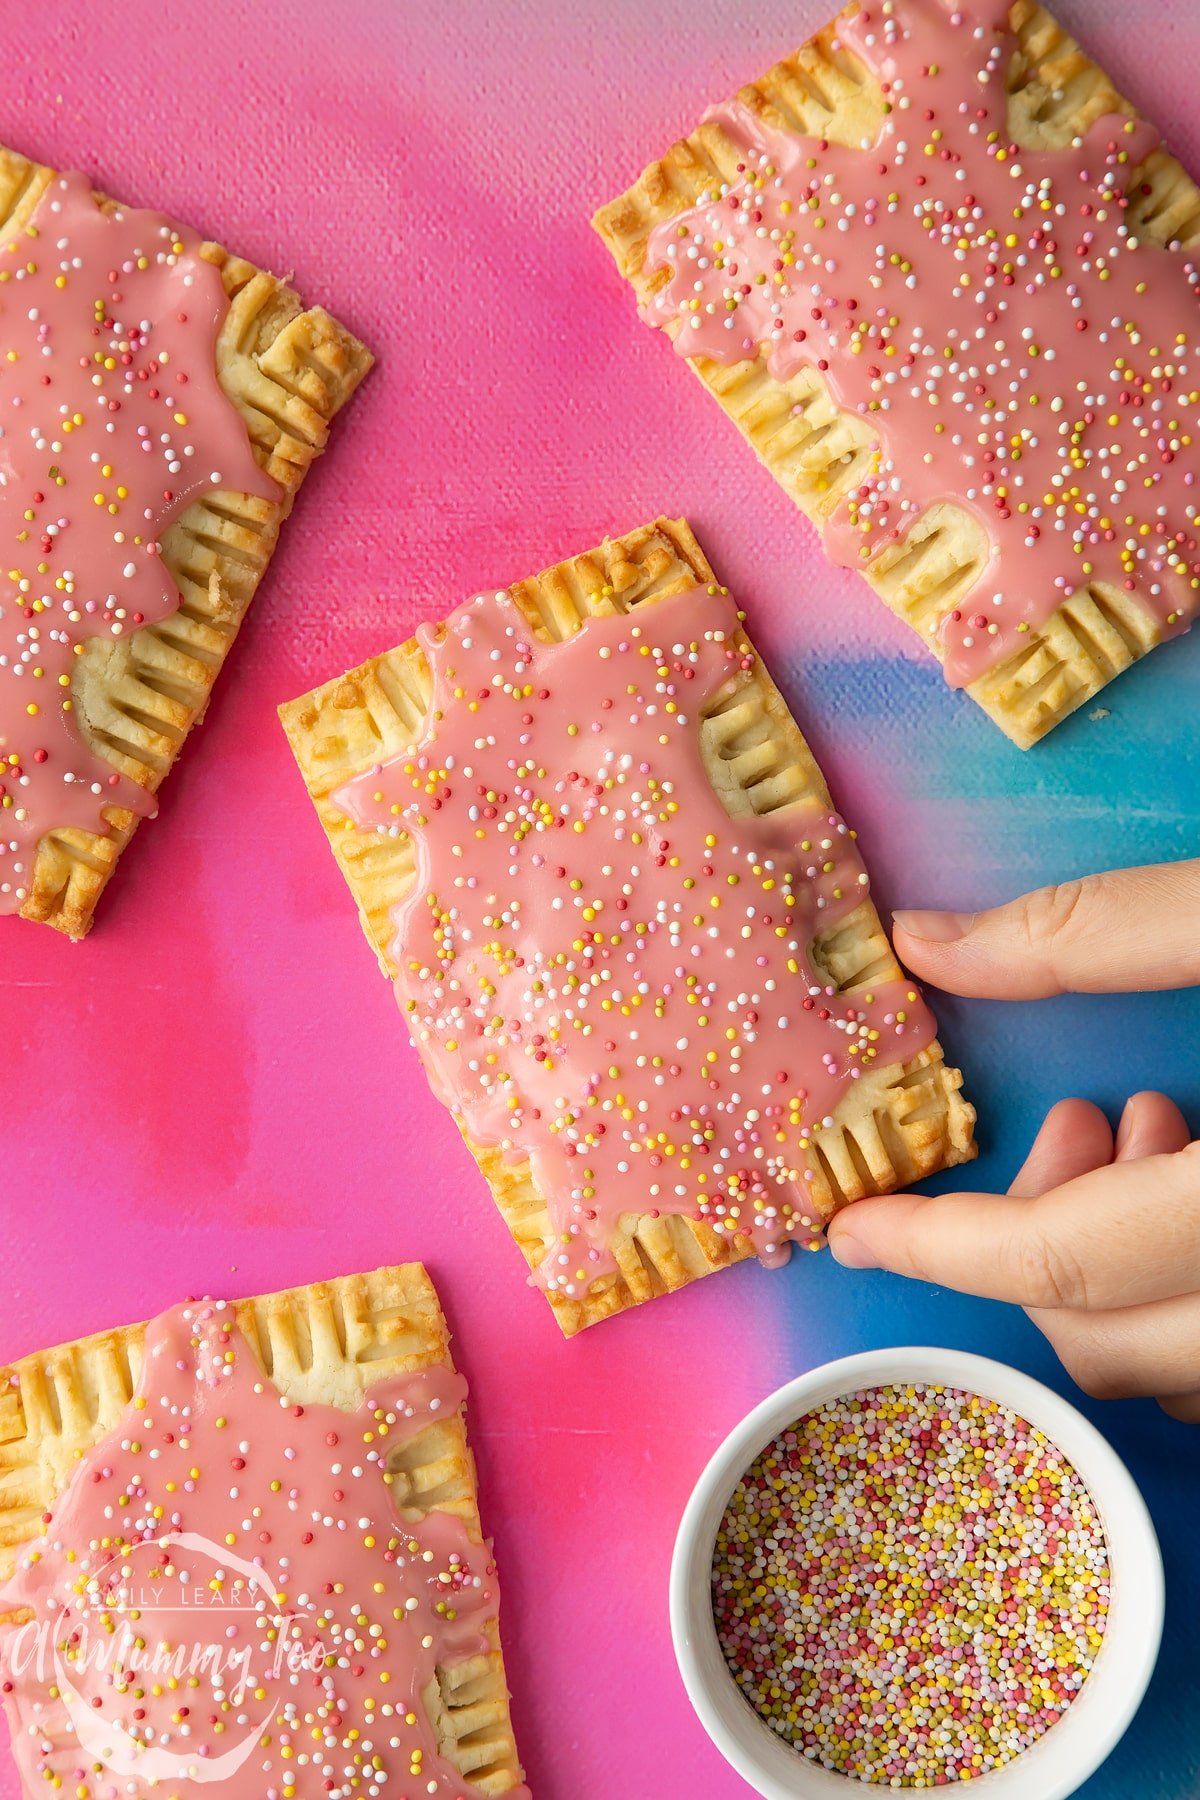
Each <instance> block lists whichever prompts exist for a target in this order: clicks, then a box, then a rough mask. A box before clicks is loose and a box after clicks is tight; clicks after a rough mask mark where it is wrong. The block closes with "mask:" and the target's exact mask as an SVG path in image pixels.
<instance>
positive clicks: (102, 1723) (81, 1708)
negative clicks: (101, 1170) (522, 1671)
mask: <svg viewBox="0 0 1200 1800" xmlns="http://www.w3.org/2000/svg"><path fill="white" fill-rule="evenodd" d="M465 1394H466V1383H465V1382H464V1381H463V1379H462V1377H461V1376H460V1375H457V1374H456V1373H454V1371H453V1370H451V1369H448V1368H444V1367H434V1368H427V1369H422V1370H420V1371H418V1372H416V1373H414V1374H410V1375H393V1376H385V1377H384V1378H383V1379H381V1380H380V1381H379V1382H378V1383H377V1384H376V1385H375V1386H373V1387H372V1388H371V1389H370V1390H369V1391H368V1392H367V1394H366V1395H365V1396H364V1398H363V1400H362V1401H361V1403H360V1405H359V1406H358V1408H357V1410H355V1411H354V1412H343V1411H341V1410H339V1409H338V1408H337V1407H333V1406H328V1405H322V1404H314V1403H312V1402H309V1401H306V1402H304V1404H302V1405H300V1404H293V1403H291V1402H289V1401H287V1400H285V1399H284V1398H283V1397H282V1396H281V1395H280V1394H279V1392H278V1390H277V1389H276V1388H275V1387H274V1385H273V1384H272V1383H271V1382H270V1381H269V1380H268V1379H267V1378H266V1377H265V1376H263V1375H262V1374H261V1372H260V1370H259V1367H258V1364H257V1363H256V1361H255V1359H254V1357H253V1355H252V1353H251V1352H250V1350H249V1347H248V1346H247V1344H246V1342H245V1340H244V1338H243V1337H242V1335H241V1333H240V1332H239V1331H238V1329H237V1327H236V1324H235V1322H234V1314H233V1310H232V1308H226V1307H225V1306H223V1305H220V1304H214V1303H212V1302H204V1303H202V1304H199V1305H193V1306H187V1307H181V1308H179V1309H177V1310H176V1311H173V1312H169V1313H166V1314H164V1315H163V1316H162V1317H161V1318H160V1319H158V1320H156V1321H155V1322H154V1324H152V1325H151V1326H150V1327H149V1328H148V1330H147V1335H146V1356H145V1366H144V1369H143V1373H142V1378H141V1382H140V1384H139V1388H138V1394H137V1397H136V1398H135V1399H134V1400H133V1401H132V1403H131V1404H130V1406H129V1407H128V1409H127V1411H126V1413H125V1415H124V1417H123V1418H122V1420H121V1423H120V1425H119V1426H118V1427H117V1428H116V1430H115V1431H113V1432H112V1433H111V1434H110V1435H109V1436H108V1437H107V1438H105V1439H104V1440H103V1441H102V1442H101V1443H100V1444H98V1445H97V1446H96V1448H95V1449H94V1450H92V1451H90V1452H89V1453H88V1455H87V1456H86V1457H84V1458H83V1460H82V1461H81V1462H80V1464H79V1466H78V1468H77V1469H76V1471H75V1473H74V1475H73V1476H72V1478H71V1480H70V1482H69V1483H68V1485H67V1487H66V1489H65V1490H64V1492H63V1493H62V1495H61V1496H60V1498H59V1499H58V1500H57V1501H56V1502H55V1504H54V1506H53V1508H52V1509H51V1511H50V1513H49V1514H47V1515H46V1517H45V1518H44V1520H43V1522H42V1525H43V1528H42V1535H41V1536H40V1537H39V1538H38V1539H37V1540H36V1541H35V1542H34V1543H32V1544H30V1545H29V1546H28V1547H27V1548H26V1549H25V1550H24V1551H22V1553H21V1555H20V1558H19V1561H18V1565H17V1570H16V1573H15V1574H14V1575H13V1577H12V1579H11V1580H10V1581H9V1582H8V1583H7V1584H6V1585H5V1586H4V1587H0V1610H3V1609H6V1608H8V1609H18V1608H19V1609H27V1611H28V1612H29V1613H31V1614H32V1618H30V1619H27V1620H25V1622H23V1623H13V1622H10V1623H9V1624H8V1625H7V1626H6V1627H4V1628H3V1629H2V1630H0V1691H3V1695H4V1699H5V1701H6V1705H7V1709H8V1714H9V1722H10V1726H11V1734H12V1744H13V1752H14V1755H15V1758H16V1762H17V1766H18V1769H19V1770H20V1773H21V1776H22V1779H23V1781H24V1784H25V1791H26V1792H28V1793H30V1794H32V1793H33V1792H34V1791H35V1789H36V1791H37V1792H38V1793H41V1792H43V1791H47V1792H49V1791H50V1789H51V1787H53V1789H54V1791H55V1792H58V1791H59V1790H60V1789H61V1791H63V1792H64V1793H69V1794H72V1795H79V1796H86V1800H118V1797H119V1800H141V1797H142V1796H149V1795H151V1794H153V1795H156V1796H161V1795H171V1796H179V1797H180V1800H183V1797H184V1796H190V1795H203V1794H204V1793H206V1792H209V1791H211V1790H212V1787H213V1786H214V1785H216V1786H218V1787H219V1790H220V1792H221V1794H222V1795H227V1796H228V1797H229V1800H289V1797H290V1796H295V1800H315V1797H317V1796H320V1797H321V1800H360V1797H365V1796H370V1795H377V1794H379V1793H381V1792H388V1793H391V1792H393V1791H395V1793H396V1794H397V1796H398V1797H399V1796H402V1795H406V1794H410V1793H411V1794H414V1795H415V1794H417V1793H420V1794H421V1795H422V1796H437V1800H465V1797H466V1796H469V1795H471V1794H474V1793H476V1792H477V1790H476V1789H475V1788H473V1787H472V1786H470V1784H469V1783H466V1782H464V1780H463V1777H462V1776H461V1775H460V1774H459V1773H458V1771H457V1770H456V1769H454V1768H453V1767H452V1766H451V1765H450V1764H448V1763H447V1762H446V1761H444V1760H443V1758H442V1757H441V1756H440V1754H439V1751H438V1740H437V1734H436V1732H435V1730H434V1727H433V1724H432V1722H431V1720H430V1718H429V1715H428V1712H427V1709H426V1704H425V1699H424V1695H425V1692H426V1689H427V1688H428V1686H429V1684H430V1683H431V1682H432V1681H434V1679H435V1671H436V1670H437V1668H438V1667H448V1666H449V1667H452V1666H453V1665H454V1664H455V1663H458V1662H461V1661H462V1660H464V1659H466V1658H469V1657H472V1656H475V1655H477V1654H480V1653H483V1652H486V1651H488V1650H489V1648H490V1645H489V1643H488V1640H487V1637H486V1635H485V1633H484V1631H483V1630H482V1623H483V1621H484V1620H487V1619H489V1618H494V1617H495V1612H496V1604H497V1593H496V1579H495V1570H494V1567H493V1564H492V1560H491V1554H490V1550H489V1548H488V1546H487V1545H481V1544H476V1543H473V1542H472V1541H471V1540H470V1539H469V1538H468V1536H467V1533H466V1529H465V1527H464V1525H463V1523H462V1521H461V1520H460V1519H459V1518H457V1517H456V1516H455V1515H453V1514H450V1513H445V1512H436V1511H435V1512H431V1513H429V1514H428V1515H426V1516H425V1517H424V1518H422V1519H420V1520H419V1522H415V1523H411V1524H410V1523H408V1522H405V1521H404V1519H403V1517H402V1515H401V1514H399V1513H398V1512H397V1509H396V1506H395V1504H394V1502H393V1499H392V1493H391V1490H390V1486H389V1480H390V1477H389V1476H388V1474H387V1467H388V1459H389V1456H390V1455H391V1454H392V1453H393V1452H395V1451H396V1450H397V1449H399V1448H400V1446H402V1445H403V1444H404V1443H405V1442H406V1441H407V1440H408V1439H409V1438H411V1437H413V1436H415V1434H416V1433H418V1432H419V1431H421V1430H423V1429H424V1428H425V1427H426V1426H427V1425H429V1424H430V1423H432V1422H434V1421H435V1420H436V1419H437V1418H438V1417H439V1415H440V1416H446V1415H451V1414H453V1413H454V1412H455V1410H456V1409H457V1408H458V1407H459V1406H460V1405H461V1403H462V1401H463V1398H464V1397H465ZM122 1671H124V1673H122ZM172 1676H173V1677H174V1680H173V1681H172V1680H171V1679H170V1678H171V1677H172ZM156 1689H157V1691H156ZM380 1771H383V1772H384V1773H383V1774H382V1775H381V1774H380ZM418 1778H419V1779H418ZM381 1782H386V1784H387V1785H386V1787H383V1786H382V1785H381ZM522 1796H524V1800H528V1794H527V1793H526V1790H524V1789H520V1790H519V1791H517V1792H516V1793H515V1795H514V1800H522Z"/></svg>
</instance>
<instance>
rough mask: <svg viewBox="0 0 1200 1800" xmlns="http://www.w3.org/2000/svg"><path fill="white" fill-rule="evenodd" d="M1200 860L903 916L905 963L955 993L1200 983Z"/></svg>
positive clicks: (898, 920) (1003, 994) (1005, 994)
mask: <svg viewBox="0 0 1200 1800" xmlns="http://www.w3.org/2000/svg"><path fill="white" fill-rule="evenodd" d="M1198 916H1200V861H1193V862H1179V863H1162V864H1160V865H1158V866H1157V867H1150V868H1144V869H1115V870H1113V871H1112V872H1111V873H1110V874H1105V875H1088V876H1086V877H1085V878H1084V879H1083V880H1082V881H1066V882H1063V883H1061V884H1060V885H1059V886H1058V887H1046V888H1038V889H1037V890H1036V892H1034V893H1032V894H1025V895H1023V896H1022V897H1021V898H1020V899H1018V900H1010V901H1009V902H1008V904H1007V905H1005V906H995V907H992V908H991V909H990V910H989V911H987V912H980V913H951V912H899V913H897V914H896V915H895V943H896V949H897V952H898V953H899V955H900V958H901V961H902V962H904V963H905V964H907V966H908V967H909V968H910V969H912V971H913V973H914V974H915V975H918V976H920V978H921V979H922V980H923V981H928V982H931V983H932V984H933V985H934V986H935V987H940V988H945V989H946V990H947V991H948V992H949V993H952V994H971V995H975V996H978V997H982V998H990V999H1002V1000H1037V999H1042V998H1044V997H1045V996H1046V995H1048V994H1064V993H1076V994H1078V993H1087V994H1095V993H1118V992H1124V991H1127V990H1129V989H1139V990H1141V989H1148V988H1172V987H1188V986H1191V985H1193V984H1195V983H1197V982H1200V934H1198V933H1197V931H1196V919H1197V917H1198Z"/></svg>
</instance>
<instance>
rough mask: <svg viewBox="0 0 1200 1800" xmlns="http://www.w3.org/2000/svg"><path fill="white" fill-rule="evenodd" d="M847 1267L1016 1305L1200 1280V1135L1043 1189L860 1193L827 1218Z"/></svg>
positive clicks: (1153, 1296)
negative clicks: (1172, 1148) (1036, 1192)
mask: <svg viewBox="0 0 1200 1800" xmlns="http://www.w3.org/2000/svg"><path fill="white" fill-rule="evenodd" d="M829 1245H830V1249H831V1250H832V1251H833V1254H834V1256H835V1258H836V1259H837V1261H838V1262H840V1263H843V1264H845V1266H846V1267H847V1268H855V1269H871V1268H878V1269H891V1270H892V1271H894V1273H896V1274H898V1275H911V1276H914V1277H916V1278H917V1279H918V1280H921V1281H932V1282H935V1283H936V1284H937V1285H939V1286H941V1287H951V1288H957V1289H958V1290H959V1291H960V1292H961V1293H966V1294H979V1295H981V1296H983V1297H984V1298H985V1299H990V1300H1011V1301H1014V1302H1015V1303H1016V1304H1017V1305H1018V1306H1030V1307H1042V1308H1051V1309H1058V1308H1061V1307H1066V1308H1069V1309H1072V1310H1080V1311H1090V1310H1107V1309H1109V1308H1111V1307H1117V1306H1136V1305H1140V1304H1142V1303H1143V1302H1144V1301H1148V1300H1164V1299H1169V1298H1173V1297H1174V1296H1176V1295H1178V1294H1190V1293H1194V1292H1196V1291H1197V1290H1200V1144H1189V1145H1188V1147H1187V1149H1186V1150H1179V1151H1176V1152H1174V1153H1173V1154H1171V1155H1167V1156H1148V1157H1145V1158H1144V1159H1142V1160H1141V1161H1140V1162H1136V1163H1112V1164H1109V1165H1107V1166H1106V1167H1104V1168H1100V1169H1093V1170H1091V1171H1090V1172H1089V1173H1088V1174H1085V1175H1080V1176H1078V1177H1077V1178H1076V1179H1075V1180H1073V1181H1068V1182H1065V1183H1064V1184H1063V1185H1062V1186H1061V1187H1057V1188H1051V1189H1050V1191H1049V1192H1048V1193H1045V1194H1042V1195H1040V1196H1038V1197H1037V1198H1036V1199H1023V1198H1021V1197H1020V1196H1015V1195H1010V1194H938V1195H933V1196H921V1195H919V1194H902V1195H894V1196H891V1197H890V1198H886V1199H880V1200H859V1201H856V1202H855V1204H854V1205H853V1206H850V1207H847V1208H846V1210H845V1211H844V1212H841V1213H839V1214H838V1216H837V1218H836V1219H834V1220H833V1221H832V1223H831V1224H830V1227H829Z"/></svg>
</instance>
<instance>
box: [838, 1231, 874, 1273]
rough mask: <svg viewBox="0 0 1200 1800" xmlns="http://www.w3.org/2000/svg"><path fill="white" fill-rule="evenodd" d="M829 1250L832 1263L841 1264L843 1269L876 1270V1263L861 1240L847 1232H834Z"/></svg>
mask: <svg viewBox="0 0 1200 1800" xmlns="http://www.w3.org/2000/svg"><path fill="white" fill-rule="evenodd" d="M829 1248H830V1250H831V1251H832V1252H833V1260H834V1262H837V1263H841V1265H842V1267H843V1269H877V1268H878V1267H879V1264H878V1262H877V1261H876V1260H875V1258H874V1257H873V1256H872V1255H871V1252H870V1250H869V1249H868V1248H867V1246H866V1245H865V1244H864V1243H863V1241H862V1239H861V1238H856V1237H853V1236H852V1235H851V1233H850V1232H849V1231H845V1230H843V1231H838V1232H835V1233H834V1234H833V1235H832V1236H831V1237H830V1239H829Z"/></svg>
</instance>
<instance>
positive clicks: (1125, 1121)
mask: <svg viewBox="0 0 1200 1800" xmlns="http://www.w3.org/2000/svg"><path fill="white" fill-rule="evenodd" d="M1133 1117H1134V1104H1133V1101H1132V1100H1127V1101H1126V1102H1125V1110H1124V1112H1123V1113H1122V1114H1121V1120H1120V1123H1119V1124H1118V1126H1117V1141H1116V1151H1117V1155H1118V1156H1119V1155H1120V1154H1121V1151H1122V1150H1123V1149H1124V1148H1125V1146H1126V1144H1127V1143H1128V1142H1129V1140H1130V1138H1131V1137H1132V1136H1133Z"/></svg>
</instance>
